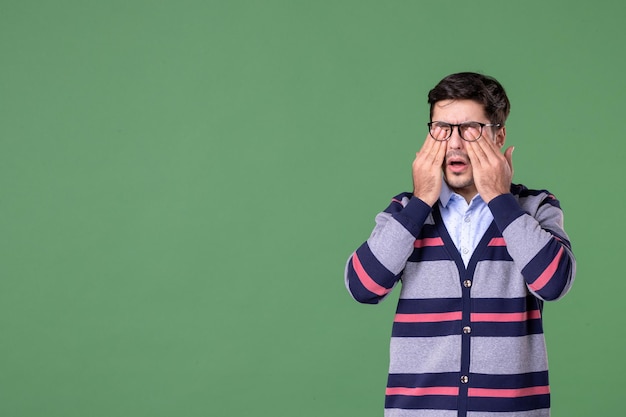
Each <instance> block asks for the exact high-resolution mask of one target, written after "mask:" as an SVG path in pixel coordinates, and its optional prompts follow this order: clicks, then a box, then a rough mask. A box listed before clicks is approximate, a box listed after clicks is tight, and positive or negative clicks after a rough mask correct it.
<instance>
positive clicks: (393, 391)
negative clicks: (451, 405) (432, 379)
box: [386, 387, 459, 397]
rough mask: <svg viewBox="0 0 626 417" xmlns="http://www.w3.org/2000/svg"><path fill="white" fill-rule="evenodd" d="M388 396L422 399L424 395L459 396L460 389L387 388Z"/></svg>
mask: <svg viewBox="0 0 626 417" xmlns="http://www.w3.org/2000/svg"><path fill="white" fill-rule="evenodd" d="M386 394H387V395H408V396H411V397H420V396H422V395H459V388H458V387H427V388H419V387H418V388H404V387H391V388H387V391H386Z"/></svg>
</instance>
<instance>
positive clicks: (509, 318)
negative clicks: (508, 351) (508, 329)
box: [471, 310, 541, 323]
mask: <svg viewBox="0 0 626 417" xmlns="http://www.w3.org/2000/svg"><path fill="white" fill-rule="evenodd" d="M540 318H541V312H540V311H539V310H531V311H523V312H521V313H472V314H471V320H472V321H473V322H484V321H489V322H501V323H511V322H516V321H526V320H533V319H540Z"/></svg>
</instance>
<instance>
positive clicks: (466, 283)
mask: <svg viewBox="0 0 626 417" xmlns="http://www.w3.org/2000/svg"><path fill="white" fill-rule="evenodd" d="M463 286H464V287H465V288H469V287H471V286H472V280H470V279H466V280H465V281H463Z"/></svg>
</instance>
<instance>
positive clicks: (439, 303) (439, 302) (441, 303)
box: [396, 298, 461, 314]
mask: <svg viewBox="0 0 626 417" xmlns="http://www.w3.org/2000/svg"><path fill="white" fill-rule="evenodd" d="M450 311H461V299H460V298H422V299H414V298H400V299H399V300H398V308H397V309H396V312H397V313H400V314H420V313H447V312H450Z"/></svg>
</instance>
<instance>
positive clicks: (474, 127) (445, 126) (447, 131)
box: [427, 122, 501, 142]
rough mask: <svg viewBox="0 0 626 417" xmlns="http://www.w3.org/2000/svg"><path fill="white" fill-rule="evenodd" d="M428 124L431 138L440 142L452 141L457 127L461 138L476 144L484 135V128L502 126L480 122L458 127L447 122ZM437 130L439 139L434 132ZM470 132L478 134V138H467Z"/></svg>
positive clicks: (466, 123) (467, 123)
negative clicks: (451, 138)
mask: <svg viewBox="0 0 626 417" xmlns="http://www.w3.org/2000/svg"><path fill="white" fill-rule="evenodd" d="M427 124H428V131H429V133H430V137H432V138H433V139H435V140H437V141H440V142H443V141H446V140H448V139H450V137H451V136H452V132H454V128H455V127H456V128H457V129H458V131H459V136H461V139H463V140H464V141H467V142H475V141H477V140H478V139H480V137H481V136H482V135H483V127H500V126H501V125H500V123H480V122H465V123H461V124H458V125H455V124H452V123H446V122H429V123H427ZM436 129H440V131H439V137H437V136H436V135H435V133H436V132H434V130H436ZM469 132H478V136H476V138H474V139H468V138H471V136H467V137H466V136H465V135H466V134H467V133H469Z"/></svg>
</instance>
